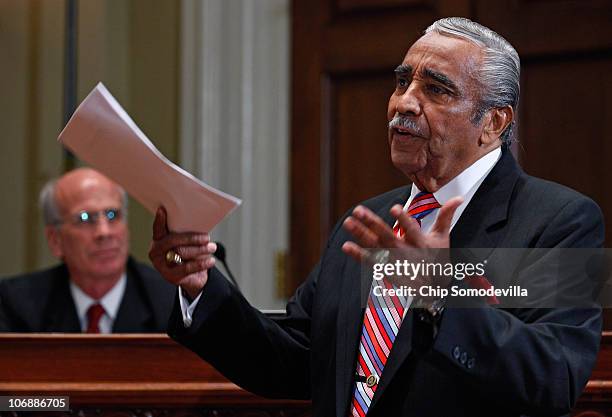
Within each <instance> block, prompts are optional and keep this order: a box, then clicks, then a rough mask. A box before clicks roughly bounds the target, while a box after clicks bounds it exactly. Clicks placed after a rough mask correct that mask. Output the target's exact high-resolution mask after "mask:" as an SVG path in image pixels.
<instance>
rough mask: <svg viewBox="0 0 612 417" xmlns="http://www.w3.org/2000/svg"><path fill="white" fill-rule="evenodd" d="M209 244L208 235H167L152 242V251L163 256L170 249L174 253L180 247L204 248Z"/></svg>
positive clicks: (189, 233)
mask: <svg viewBox="0 0 612 417" xmlns="http://www.w3.org/2000/svg"><path fill="white" fill-rule="evenodd" d="M209 242H210V236H209V234H208V233H192V232H184V233H169V234H168V235H166V236H165V237H163V238H162V239H160V240H157V241H154V242H153V246H154V249H155V250H157V251H159V252H160V253H163V254H165V253H166V252H167V251H169V250H170V249H172V250H174V251H175V252H176V249H177V248H179V247H182V246H203V247H206V245H208V243H209Z"/></svg>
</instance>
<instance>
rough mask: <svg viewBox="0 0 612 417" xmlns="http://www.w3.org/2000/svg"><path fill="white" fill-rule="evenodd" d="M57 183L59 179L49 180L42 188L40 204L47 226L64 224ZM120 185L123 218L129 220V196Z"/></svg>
mask: <svg viewBox="0 0 612 417" xmlns="http://www.w3.org/2000/svg"><path fill="white" fill-rule="evenodd" d="M56 185H57V179H53V180H50V181H48V182H47V183H46V184H45V185H44V186H43V188H42V190H40V195H39V204H40V209H41V211H42V215H43V222H44V223H45V226H59V225H60V224H62V222H63V219H62V214H61V212H60V208H59V204H58V203H57V200H56V198H55V186H56ZM117 187H119V191H120V192H121V209H122V211H123V213H122V215H123V218H124V219H126V220H127V214H128V198H127V193H126V192H125V190H124V189H123V188H122V187H120V186H117Z"/></svg>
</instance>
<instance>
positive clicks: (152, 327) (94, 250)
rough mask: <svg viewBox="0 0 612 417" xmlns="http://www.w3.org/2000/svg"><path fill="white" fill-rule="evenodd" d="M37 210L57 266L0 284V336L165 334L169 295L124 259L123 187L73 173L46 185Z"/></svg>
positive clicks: (151, 274) (92, 174)
mask: <svg viewBox="0 0 612 417" xmlns="http://www.w3.org/2000/svg"><path fill="white" fill-rule="evenodd" d="M41 206H42V210H43V217H44V221H45V234H46V237H47V242H48V244H49V247H50V249H51V251H52V253H53V255H54V256H56V257H57V258H58V259H61V260H62V264H61V265H58V266H56V267H53V268H50V269H46V270H43V271H36V272H33V273H30V274H25V275H22V276H19V277H13V278H8V279H2V280H0V331H9V332H81V331H84V332H89V333H111V332H114V333H121V332H124V333H125V332H137V333H150V332H165V331H166V325H167V320H168V316H169V314H170V311H171V308H172V299H173V294H174V290H173V288H172V286H171V285H169V284H168V283H167V282H166V281H165V280H163V279H162V278H161V277H160V276H159V274H158V273H157V272H156V271H155V270H153V269H152V268H150V267H147V266H145V265H143V264H141V263H139V262H136V261H135V260H134V259H132V258H130V257H129V256H128V238H129V235H128V228H127V223H126V216H127V211H126V210H127V197H126V194H125V192H124V191H123V189H121V188H120V187H119V186H118V185H117V184H115V183H114V182H112V181H111V180H109V179H108V178H106V177H105V176H103V175H102V174H100V173H99V172H97V171H94V170H93V169H89V168H79V169H76V170H74V171H71V172H69V173H67V174H65V175H64V176H62V177H61V178H60V179H58V180H57V181H52V182H50V183H49V184H47V185H46V186H45V187H44V188H43V190H42V192H41Z"/></svg>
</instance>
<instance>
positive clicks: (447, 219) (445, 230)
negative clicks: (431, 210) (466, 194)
mask: <svg viewBox="0 0 612 417" xmlns="http://www.w3.org/2000/svg"><path fill="white" fill-rule="evenodd" d="M461 203H463V197H453V198H451V199H450V200H448V201H447V202H446V203H445V204H444V205H443V206H442V207H441V208H440V213H439V214H438V218H437V219H436V222H435V223H434V225H433V226H432V227H431V233H438V234H442V235H448V234H449V233H450V227H451V223H452V221H453V214H455V211H456V210H457V207H459V206H460V205H461Z"/></svg>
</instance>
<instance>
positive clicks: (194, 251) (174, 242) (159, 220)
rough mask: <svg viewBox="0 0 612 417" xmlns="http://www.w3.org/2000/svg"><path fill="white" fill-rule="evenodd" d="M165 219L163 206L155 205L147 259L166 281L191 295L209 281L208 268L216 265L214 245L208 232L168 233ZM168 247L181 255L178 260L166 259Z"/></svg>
mask: <svg viewBox="0 0 612 417" xmlns="http://www.w3.org/2000/svg"><path fill="white" fill-rule="evenodd" d="M166 219H167V215H166V210H165V209H164V208H163V207H160V208H158V209H157V213H156V214H155V221H154V222H153V242H151V248H150V249H149V259H151V262H152V263H153V265H154V266H155V268H156V269H157V270H158V271H159V272H160V273H161V274H162V276H163V277H164V278H165V279H166V280H167V281H168V282H170V283H172V284H174V285H180V287H181V288H182V289H183V291H185V292H186V293H187V295H188V296H189V297H191V299H194V298H196V297H197V296H198V294H199V293H200V292H201V291H202V289H203V288H204V285H206V282H207V281H208V270H209V269H210V268H212V267H213V266H214V265H215V258H214V257H213V254H214V253H215V251H216V250H217V245H215V243H214V242H211V241H210V237H209V235H208V233H190V232H185V233H170V232H169V231H168V225H167V220H166ZM170 250H172V251H174V252H175V253H176V254H178V255H179V256H180V257H181V259H182V262H181V263H180V264H176V263H173V262H168V260H167V259H166V254H167V253H168V251H170Z"/></svg>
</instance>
